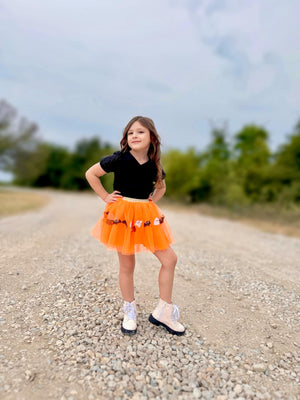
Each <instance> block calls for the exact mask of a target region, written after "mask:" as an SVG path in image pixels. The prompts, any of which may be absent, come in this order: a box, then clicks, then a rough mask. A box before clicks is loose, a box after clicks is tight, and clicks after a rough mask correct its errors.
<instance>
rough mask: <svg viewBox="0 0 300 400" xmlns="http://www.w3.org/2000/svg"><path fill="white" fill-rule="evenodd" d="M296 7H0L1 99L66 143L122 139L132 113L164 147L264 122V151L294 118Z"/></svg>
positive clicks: (144, 2) (298, 80)
mask: <svg viewBox="0 0 300 400" xmlns="http://www.w3.org/2000/svg"><path fill="white" fill-rule="evenodd" d="M299 15H300V2H299V1H297V0H285V1H277V2H274V0H264V1H261V0H244V1H241V0H227V1H226V0H199V1H196V0H165V1H164V0H160V1H158V0H156V1H155V0H151V1H150V0H149V1H148V0H114V1H109V0H85V1H82V0H80V1H78V0H72V1H71V0H64V1H61V0H59V1H58V0H51V1H48V2H41V1H38V0H27V1H24V0H0V37H1V47H0V88H1V90H0V98H2V99H5V100H6V101H8V102H9V103H10V104H12V105H13V106H14V107H16V108H17V110H18V112H19V115H20V116H25V117H26V118H27V119H28V120H30V121H34V122H36V123H37V124H38V125H39V127H40V134H41V137H42V138H44V139H45V140H49V141H52V142H54V143H58V144H62V145H66V146H68V147H69V148H72V146H74V143H75V142H76V141H77V140H78V139H80V138H83V137H86V138H88V137H91V136H94V135H100V136H101V137H102V138H103V139H104V140H106V141H109V142H111V143H113V144H118V143H119V141H120V138H121V134H122V130H123V128H124V126H125V125H126V124H127V122H128V121H129V120H130V119H131V118H132V117H133V116H135V115H144V116H148V117H150V118H152V119H153V120H154V122H155V125H156V127H157V130H158V131H159V133H160V135H161V138H162V142H163V144H164V147H163V149H165V150H166V149H168V148H170V147H177V148H182V149H185V148H187V147H188V146H195V147H196V148H198V149H203V148H204V147H205V146H206V144H207V143H208V142H209V140H210V131H211V124H214V125H216V126H222V124H223V123H224V121H227V124H228V133H229V134H230V135H234V134H235V133H236V132H237V131H238V130H239V129H241V128H242V127H243V125H245V124H248V123H256V124H259V125H263V126H264V127H265V128H266V129H267V130H268V131H269V133H270V136H271V138H270V146H271V148H272V149H275V148H276V147H277V146H278V145H279V144H280V143H283V142H284V140H285V137H286V134H288V133H291V132H292V130H293V127H294V125H295V124H296V122H297V120H298V119H299V118H300V110H299V105H300V45H299V43H300V34H299V32H300V31H299Z"/></svg>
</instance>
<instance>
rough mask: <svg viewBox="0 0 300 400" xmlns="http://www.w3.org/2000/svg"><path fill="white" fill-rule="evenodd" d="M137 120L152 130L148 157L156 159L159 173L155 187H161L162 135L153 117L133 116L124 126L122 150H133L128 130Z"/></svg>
mask: <svg viewBox="0 0 300 400" xmlns="http://www.w3.org/2000/svg"><path fill="white" fill-rule="evenodd" d="M136 121H138V122H139V123H140V124H141V125H143V127H144V128H147V129H149V131H150V140H151V143H150V146H149V150H148V157H149V158H150V159H151V160H153V161H154V164H155V166H156V170H157V174H156V182H155V188H157V189H159V188H161V187H162V186H163V185H162V166H161V163H160V156H161V152H160V145H161V141H160V137H159V135H158V133H157V130H156V128H155V125H154V122H153V121H152V119H151V118H148V117H142V116H137V117H133V118H132V119H131V120H130V121H129V122H128V124H127V125H126V127H125V128H124V131H123V137H122V140H121V141H120V145H121V151H122V152H125V151H129V150H131V148H130V146H129V145H128V141H127V134H128V131H129V129H130V127H131V125H132V124H133V123H134V122H136Z"/></svg>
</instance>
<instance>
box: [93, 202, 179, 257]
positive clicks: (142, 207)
mask: <svg viewBox="0 0 300 400" xmlns="http://www.w3.org/2000/svg"><path fill="white" fill-rule="evenodd" d="M90 233H91V235H92V236H94V237H95V238H96V239H98V240H99V241H100V242H101V243H103V244H105V245H106V247H107V248H108V249H110V250H117V251H119V252H121V253H122V254H135V253H138V252H141V251H151V252H152V253H153V252H155V251H156V250H166V249H167V248H168V247H169V246H170V244H171V243H173V241H174V239H173V235H172V232H171V229H170V227H169V225H168V223H167V221H166V219H165V216H164V215H163V213H162V211H161V210H160V209H159V207H157V205H156V204H155V203H153V201H150V200H140V199H131V198H129V197H123V198H119V199H118V200H117V201H116V202H115V203H107V204H106V207H105V210H104V212H103V215H102V216H101V218H99V220H98V221H97V223H96V225H95V226H94V227H93V229H92V230H91V232H90Z"/></svg>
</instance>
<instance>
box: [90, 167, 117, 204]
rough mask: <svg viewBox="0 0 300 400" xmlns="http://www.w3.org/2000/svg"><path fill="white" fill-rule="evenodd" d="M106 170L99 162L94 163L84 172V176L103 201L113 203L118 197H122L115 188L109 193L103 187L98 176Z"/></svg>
mask: <svg viewBox="0 0 300 400" xmlns="http://www.w3.org/2000/svg"><path fill="white" fill-rule="evenodd" d="M105 174H106V172H105V171H104V169H103V168H102V167H101V165H100V163H96V164H94V165H92V166H91V167H90V168H89V169H88V170H87V171H86V173H85V177H86V179H87V181H88V183H89V184H90V186H91V188H92V189H93V190H94V191H95V193H96V194H97V195H98V196H99V197H101V199H102V200H103V201H105V202H106V203H114V202H115V201H116V200H117V198H118V197H122V196H121V195H119V194H118V193H120V192H118V191H117V190H115V191H114V192H113V193H111V194H109V193H107V191H106V190H105V189H104V187H103V185H102V183H101V181H100V179H99V178H100V176H103V175H105Z"/></svg>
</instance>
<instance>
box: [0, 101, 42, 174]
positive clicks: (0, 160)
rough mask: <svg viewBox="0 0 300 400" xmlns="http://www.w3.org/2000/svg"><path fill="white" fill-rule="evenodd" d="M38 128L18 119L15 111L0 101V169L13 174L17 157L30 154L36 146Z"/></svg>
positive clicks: (23, 119) (33, 124) (25, 120)
mask: <svg viewBox="0 0 300 400" xmlns="http://www.w3.org/2000/svg"><path fill="white" fill-rule="evenodd" d="M37 131H38V126H37V124H35V123H32V122H29V121H27V119H26V118H23V117H22V118H18V115H17V111H16V109H15V108H14V107H13V106H11V105H10V104H9V103H8V102H6V101H5V100H1V101H0V169H2V170H3V171H9V172H13V170H15V167H14V164H15V162H16V159H17V157H19V156H22V154H24V153H26V152H27V153H30V152H31V151H32V150H33V149H34V148H35V147H36V146H37V144H38V139H37V137H36V133H37Z"/></svg>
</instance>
